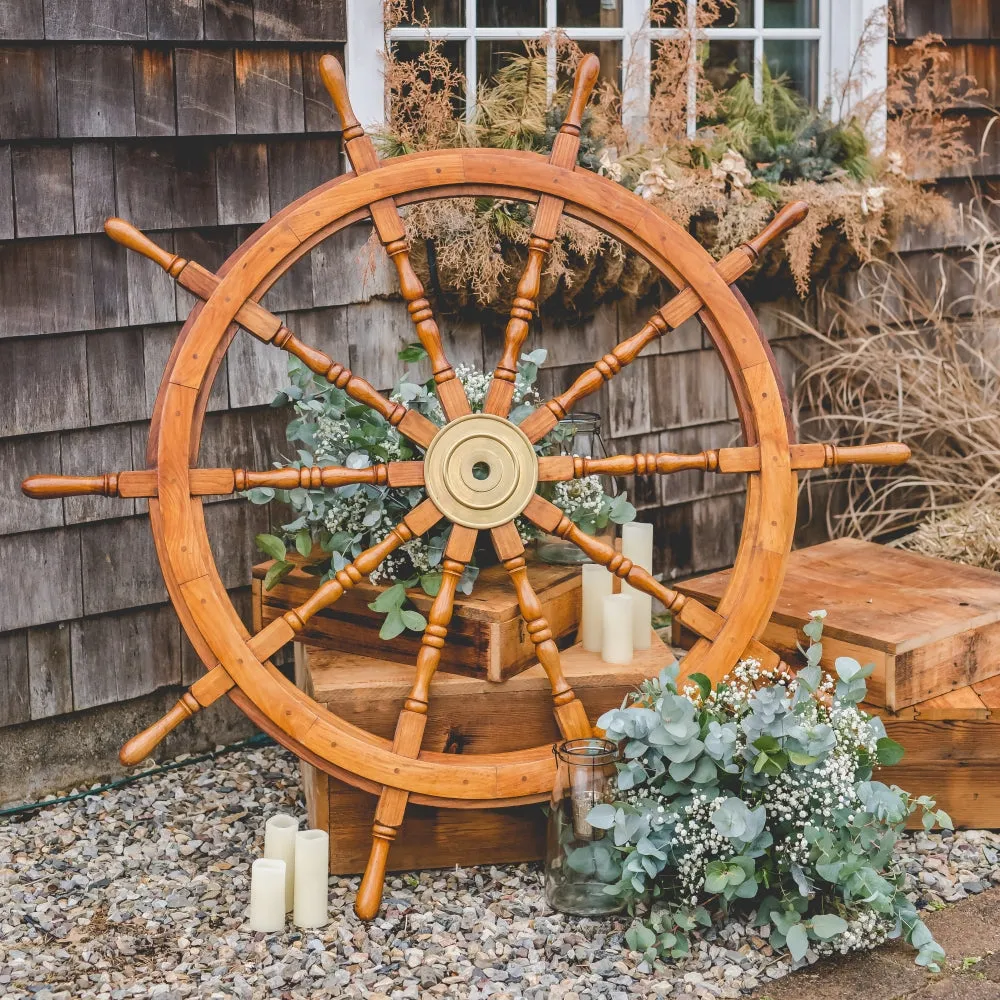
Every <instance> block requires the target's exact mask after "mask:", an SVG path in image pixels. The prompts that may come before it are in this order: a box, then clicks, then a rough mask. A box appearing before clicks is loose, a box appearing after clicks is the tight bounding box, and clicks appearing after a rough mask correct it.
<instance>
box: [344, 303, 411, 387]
mask: <svg viewBox="0 0 1000 1000" xmlns="http://www.w3.org/2000/svg"><path fill="white" fill-rule="evenodd" d="M345 308H346V310H347V331H348V342H349V344H350V362H349V364H350V367H351V370H352V371H355V372H357V373H358V374H359V375H361V376H362V378H365V379H367V380H368V381H369V382H370V383H371V384H372V385H374V386H375V388H376V389H389V388H391V387H392V385H393V384H394V383H395V382H396V380H397V379H398V378H399V377H400V376H401V375H402V374H403V372H404V370H405V366H404V365H403V363H402V362H401V361H400V360H399V358H398V354H399V352H400V350H402V348H403V347H404V346H405V345H406V344H407V343H409V341H410V340H411V339H412V338H413V327H412V326H411V325H410V317H409V314H408V313H407V311H406V304H405V303H404V302H402V301H398V300H396V301H391V300H387V299H372V301H371V302H363V303H359V304H357V305H353V306H346V307H345Z"/></svg>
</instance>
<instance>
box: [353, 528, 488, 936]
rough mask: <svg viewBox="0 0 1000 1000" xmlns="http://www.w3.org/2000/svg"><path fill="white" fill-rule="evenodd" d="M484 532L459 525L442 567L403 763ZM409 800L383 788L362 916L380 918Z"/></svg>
mask: <svg viewBox="0 0 1000 1000" xmlns="http://www.w3.org/2000/svg"><path fill="white" fill-rule="evenodd" d="M478 534H479V532H478V531H476V530H475V529H474V528H465V527H462V526H461V525H458V524H456V525H453V526H452V529H451V535H450V536H449V537H448V544H447V545H446V546H445V550H444V558H443V559H442V561H441V571H442V572H441V586H440V588H439V589H438V592H437V594H436V596H435V597H434V601H433V603H432V604H431V607H430V611H428V613H427V627H426V628H425V629H424V634H423V636H422V637H421V639H420V651H419V652H418V653H417V675H416V678H415V680H414V682H413V687H412V688H411V689H410V694H409V696H408V697H407V699H406V701H405V702H404V703H403V708H402V711H401V712H400V713H399V719H398V720H397V722H396V732H395V735H394V737H393V741H392V749H393V752H394V753H397V754H399V755H400V756H402V757H416V756H417V755H418V754H419V753H420V746H421V744H422V743H423V740H424V729H425V728H426V726H427V703H428V700H429V698H430V683H431V680H432V679H433V677H434V674H435V672H436V671H437V668H438V665H439V664H440V662H441V650H442V648H443V647H444V643H445V639H446V638H447V635H448V625H449V624H450V622H451V616H452V614H453V613H454V610H455V594H456V593H457V591H458V584H459V581H460V580H461V579H462V574H463V573H464V572H465V567H466V566H467V565H468V563H469V560H470V559H471V558H472V553H473V550H474V549H475V545H476V537H477V536H478ZM408 800H409V794H408V793H407V792H405V791H403V790H402V789H399V788H388V787H386V788H383V789H382V791H381V793H380V794H379V799H378V805H377V806H376V807H375V822H374V823H373V824H372V851H371V855H370V856H369V858H368V864H367V866H366V867H365V874H364V877H363V879H362V880H361V887H360V888H359V889H358V897H357V901H356V903H355V909H356V910H357V911H358V914H359V916H364V915H365V914H366V913H371V914H372V915H374V913H376V912H378V907H379V903H380V901H381V899H382V885H383V883H384V882H385V869H386V863H387V861H388V856H389V845H390V844H391V843H392V841H393V840H394V839H395V837H396V831H397V830H398V829H399V826H400V824H401V823H402V822H403V816H404V814H405V812H406V803H407V801H408Z"/></svg>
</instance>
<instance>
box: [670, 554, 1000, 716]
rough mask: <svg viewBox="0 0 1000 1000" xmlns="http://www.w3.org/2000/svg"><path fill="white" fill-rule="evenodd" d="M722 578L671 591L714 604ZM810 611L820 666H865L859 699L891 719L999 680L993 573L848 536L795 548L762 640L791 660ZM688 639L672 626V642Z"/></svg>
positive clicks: (999, 592) (998, 602)
mask: <svg viewBox="0 0 1000 1000" xmlns="http://www.w3.org/2000/svg"><path fill="white" fill-rule="evenodd" d="M728 578H729V573H728V571H723V572H720V573H712V574H711V575H709V576H703V577H699V578H697V579H694V580H687V581H685V582H683V583H680V584H677V589H678V590H680V591H682V592H683V593H685V594H689V595H691V596H692V597H696V598H698V600H700V601H703V602H704V603H705V604H708V605H709V606H711V607H715V606H716V605H717V604H718V601H719V597H720V596H721V594H722V592H723V590H724V589H725V586H726V584H727V582H728ZM819 608H823V609H825V610H826V612H827V617H826V622H825V625H824V630H823V654H824V655H823V661H822V662H823V665H824V666H826V667H832V666H833V662H834V660H835V659H836V658H837V657H838V656H853V657H854V658H855V659H857V660H859V661H860V662H861V663H874V664H875V672H874V673H873V674H872V676H871V678H869V681H868V700H869V702H870V703H871V704H873V705H877V706H879V707H883V708H886V709H888V710H889V711H891V712H900V711H901V710H903V709H906V708H908V707H910V706H916V705H919V704H920V703H922V702H928V701H929V700H930V699H934V698H936V697H938V696H940V695H945V694H948V693H949V692H956V691H959V690H960V689H966V693H965V694H963V695H961V696H960V698H961V699H964V700H966V701H970V702H971V701H972V700H973V699H976V698H978V696H977V695H976V694H975V692H974V691H973V690H972V688H971V687H970V685H975V684H978V683H979V682H982V681H985V680H988V679H989V678H991V677H994V676H996V675H997V674H1000V574H997V573H992V572H990V571H988V570H984V569H976V568H973V567H969V566H959V565H957V564H956V563H950V562H946V561H945V560H943V559H932V558H930V557H928V556H922V555H919V554H917V553H914V552H907V551H905V550H903V549H893V548H887V547H885V546H882V545H874V544H872V543H870V542H862V541H858V540H856V539H850V538H842V539H837V540H836V541H832V542H824V543H823V544H822V545H815V546H812V547H811V548H806V549H799V550H798V551H796V552H793V553H792V554H791V557H790V558H789V560H788V568H787V571H786V573H785V580H784V584H783V585H782V588H781V594H780V595H779V597H778V601H777V604H776V605H775V609H774V612H773V614H772V615H771V620H770V623H769V624H768V625H767V627H766V628H765V630H764V632H763V634H762V636H761V639H762V641H763V642H764V644H765V645H766V646H770V647H771V648H772V649H775V650H777V651H779V652H780V653H781V654H782V655H783V656H784V657H785V658H786V659H788V660H789V662H796V655H797V654H796V652H795V645H796V641H799V642H805V638H804V636H803V634H802V631H801V629H802V626H803V625H804V624H805V623H806V621H807V620H808V616H809V612H810V611H813V610H815V609H819ZM691 641H693V636H690V635H687V634H685V632H684V630H682V629H679V628H677V627H676V626H675V633H674V644H675V645H683V646H688V645H690V643H691ZM927 710H930V711H933V710H934V708H933V706H931V707H930V708H929V709H927ZM948 710H949V711H957V710H959V708H958V706H956V705H954V704H952V705H949V706H948Z"/></svg>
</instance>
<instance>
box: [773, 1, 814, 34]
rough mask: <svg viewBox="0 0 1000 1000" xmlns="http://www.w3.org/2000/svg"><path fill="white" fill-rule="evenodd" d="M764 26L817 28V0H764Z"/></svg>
mask: <svg viewBox="0 0 1000 1000" xmlns="http://www.w3.org/2000/svg"><path fill="white" fill-rule="evenodd" d="M764 27H765V28H818V27H819V0H764Z"/></svg>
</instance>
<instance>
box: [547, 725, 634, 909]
mask: <svg viewBox="0 0 1000 1000" xmlns="http://www.w3.org/2000/svg"><path fill="white" fill-rule="evenodd" d="M552 752H553V753H554V754H555V757H556V779H555V784H554V785H553V786H552V801H551V804H550V812H549V826H548V837H547V840H546V848H545V897H546V899H548V901H549V904H550V905H551V906H552V907H554V908H555V909H557V910H559V911H560V912H562V913H572V914H575V915H576V916H581V917H593V916H602V915H605V914H609V913H617V912H618V911H619V910H621V909H622V907H623V906H624V905H625V903H624V901H623V900H621V899H619V898H618V897H617V896H615V895H612V894H611V893H608V892H605V889H606V887H607V886H609V885H614V884H615V883H616V882H617V881H618V879H619V876H620V875H621V867H620V864H619V862H618V853H617V851H615V850H614V848H613V847H612V846H611V843H610V840H609V841H608V843H604V840H605V836H606V831H604V830H598V829H597V828H595V827H593V826H591V825H590V823H588V822H587V817H588V816H589V815H590V810H591V809H593V808H594V806H597V805H601V804H602V803H612V802H614V800H615V798H616V797H617V791H618V768H617V767H616V766H615V765H616V763H617V761H618V759H619V756H620V755H619V750H618V745H617V744H616V743H612V742H611V741H610V740H602V739H597V738H596V737H591V738H588V739H578V740H566V741H564V742H563V743H559V744H557V745H556V746H554V747H553V748H552Z"/></svg>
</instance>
